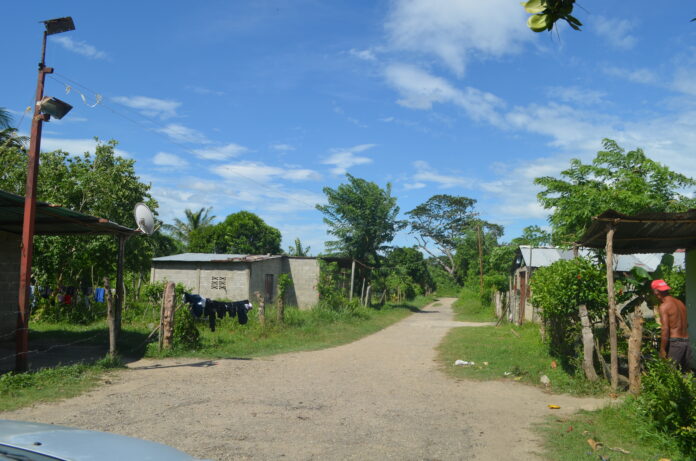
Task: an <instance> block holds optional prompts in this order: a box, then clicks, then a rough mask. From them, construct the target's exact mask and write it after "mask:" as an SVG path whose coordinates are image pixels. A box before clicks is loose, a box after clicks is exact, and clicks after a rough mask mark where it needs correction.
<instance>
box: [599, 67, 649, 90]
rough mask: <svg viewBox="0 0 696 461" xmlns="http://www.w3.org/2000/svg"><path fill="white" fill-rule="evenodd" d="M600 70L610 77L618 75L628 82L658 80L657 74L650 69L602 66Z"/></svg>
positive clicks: (645, 82)
mask: <svg viewBox="0 0 696 461" xmlns="http://www.w3.org/2000/svg"><path fill="white" fill-rule="evenodd" d="M602 72H604V73H605V74H607V75H611V76H612V77H619V78H622V79H624V80H628V81H629V82H634V83H643V84H646V85H649V84H655V83H658V82H659V78H658V76H657V74H656V73H655V72H654V71H652V70H650V69H645V68H643V69H633V70H631V69H625V68H622V67H614V66H604V67H602Z"/></svg>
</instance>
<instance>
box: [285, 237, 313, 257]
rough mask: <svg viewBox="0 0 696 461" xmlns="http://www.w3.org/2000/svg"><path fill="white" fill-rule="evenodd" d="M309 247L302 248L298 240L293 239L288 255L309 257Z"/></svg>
mask: <svg viewBox="0 0 696 461" xmlns="http://www.w3.org/2000/svg"><path fill="white" fill-rule="evenodd" d="M309 250H310V247H309V245H308V246H306V247H303V246H302V242H300V239H299V238H296V239H295V244H294V245H293V246H291V247H289V248H288V254H289V255H290V256H309Z"/></svg>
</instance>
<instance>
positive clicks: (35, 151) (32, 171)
mask: <svg viewBox="0 0 696 461" xmlns="http://www.w3.org/2000/svg"><path fill="white" fill-rule="evenodd" d="M44 24H45V26H46V30H45V31H44V33H43V41H42V46H41V62H39V77H38V82H37V84H36V98H35V105H34V116H33V118H32V121H31V137H30V139H29V158H28V165H27V184H26V188H25V191H24V195H25V198H24V221H23V225H22V247H21V259H20V263H19V309H18V311H17V331H16V335H15V338H16V357H15V371H18V372H21V371H26V370H27V369H28V357H27V355H28V352H29V307H30V299H31V264H32V258H33V256H34V222H35V218H36V182H37V181H36V180H37V177H38V175H39V152H40V150H41V128H42V124H43V122H44V121H48V119H49V118H50V116H49V115H47V114H42V113H41V101H42V99H43V92H44V82H45V81H46V74H51V73H53V68H51V67H46V62H45V61H46V37H47V36H48V35H52V34H56V33H61V32H67V31H68V30H74V29H75V26H74V25H73V21H72V18H69V17H68V18H60V19H51V20H49V21H44Z"/></svg>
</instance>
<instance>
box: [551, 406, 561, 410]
mask: <svg viewBox="0 0 696 461" xmlns="http://www.w3.org/2000/svg"><path fill="white" fill-rule="evenodd" d="M549 408H550V409H551V410H560V409H561V407H559V406H558V405H549Z"/></svg>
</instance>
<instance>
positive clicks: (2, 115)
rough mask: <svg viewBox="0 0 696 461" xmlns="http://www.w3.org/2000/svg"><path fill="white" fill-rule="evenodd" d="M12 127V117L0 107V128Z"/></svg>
mask: <svg viewBox="0 0 696 461" xmlns="http://www.w3.org/2000/svg"><path fill="white" fill-rule="evenodd" d="M11 126H12V115H11V114H10V112H9V111H8V110H7V109H5V108H4V107H0V128H3V129H5V128H10V127H11Z"/></svg>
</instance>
